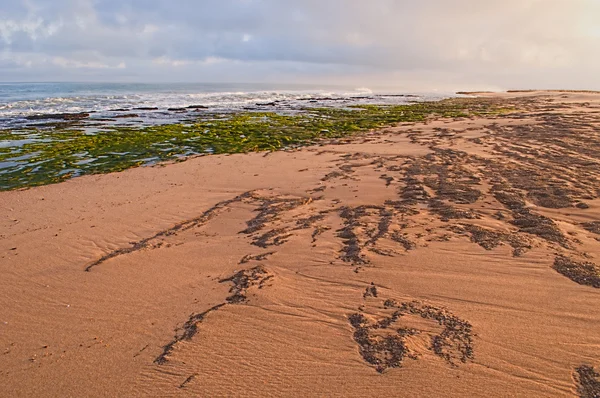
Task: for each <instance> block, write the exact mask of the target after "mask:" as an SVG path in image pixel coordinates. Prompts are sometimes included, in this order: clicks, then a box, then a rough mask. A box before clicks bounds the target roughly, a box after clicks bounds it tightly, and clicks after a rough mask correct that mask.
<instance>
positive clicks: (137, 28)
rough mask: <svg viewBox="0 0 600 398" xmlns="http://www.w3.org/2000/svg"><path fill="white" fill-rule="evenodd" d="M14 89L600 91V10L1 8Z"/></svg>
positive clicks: (197, 5)
mask: <svg viewBox="0 0 600 398" xmlns="http://www.w3.org/2000/svg"><path fill="white" fill-rule="evenodd" d="M0 2H1V5H0V81H2V82H23V81H28V82H29V81H98V82H254V83H258V82H262V83H305V84H343V85H355V86H357V87H370V86H375V87H390V88H391V87H394V88H405V89H410V90H419V89H421V90H449V89H451V90H461V89H464V90H468V89H492V90H494V89H509V88H568V89H596V90H598V89H600V74H599V73H598V71H600V0H0Z"/></svg>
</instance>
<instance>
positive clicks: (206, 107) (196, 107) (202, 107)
mask: <svg viewBox="0 0 600 398" xmlns="http://www.w3.org/2000/svg"><path fill="white" fill-rule="evenodd" d="M187 108H188V109H208V106H206V105H190V106H188V107H187Z"/></svg>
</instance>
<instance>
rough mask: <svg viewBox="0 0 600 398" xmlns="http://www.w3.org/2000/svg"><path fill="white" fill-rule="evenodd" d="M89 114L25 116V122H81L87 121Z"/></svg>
mask: <svg viewBox="0 0 600 398" xmlns="http://www.w3.org/2000/svg"><path fill="white" fill-rule="evenodd" d="M88 117H90V114H89V113H87V112H80V113H55V114H48V115H31V116H27V117H26V118H25V119H27V120H81V119H87V118H88Z"/></svg>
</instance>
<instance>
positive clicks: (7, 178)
mask: <svg viewBox="0 0 600 398" xmlns="http://www.w3.org/2000/svg"><path fill="white" fill-rule="evenodd" d="M494 107H495V105H493V104H491V103H485V102H477V101H472V100H471V101H469V100H464V99H461V100H459V99H451V100H444V101H439V102H422V103H415V104H409V105H394V106H380V105H361V106H356V107H351V108H344V109H339V108H311V109H306V110H304V111H302V112H299V113H298V114H295V115H282V114H278V113H275V112H262V113H260V112H244V113H237V114H229V115H212V116H210V117H207V118H204V119H198V120H196V121H194V122H192V123H187V124H186V123H177V124H167V125H155V126H149V127H110V126H106V127H105V128H101V129H99V130H97V131H95V132H94V133H89V132H88V131H86V130H85V129H82V128H75V127H73V128H60V127H55V128H35V127H31V128H27V129H20V130H0V142H2V143H3V145H2V147H1V148H0V190H11V189H17V188H25V187H32V186H38V185H45V184H51V183H57V182H61V181H64V180H67V179H69V178H72V177H75V176H80V175H86V174H99V173H109V172H115V171H122V170H126V169H128V168H131V167H137V166H140V165H148V164H153V163H156V162H161V161H167V160H178V159H182V158H185V157H186V156H189V155H199V154H219V153H244V152H255V151H275V150H279V149H283V148H293V147H298V146H302V145H310V144H313V143H316V142H318V141H322V140H327V139H335V138H341V137H346V136H349V135H352V134H356V133H359V132H364V131H369V130H373V129H379V128H383V127H387V126H390V125H394V124H396V123H401V122H420V121H424V120H427V119H431V118H437V117H443V118H458V117H470V116H475V115H481V114H484V113H485V112H492V111H493V108H494Z"/></svg>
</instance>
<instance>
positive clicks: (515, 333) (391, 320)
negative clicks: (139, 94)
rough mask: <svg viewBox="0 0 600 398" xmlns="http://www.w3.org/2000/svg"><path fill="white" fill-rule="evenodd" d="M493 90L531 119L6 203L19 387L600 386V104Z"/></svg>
mask: <svg viewBox="0 0 600 398" xmlns="http://www.w3.org/2000/svg"><path fill="white" fill-rule="evenodd" d="M480 94H481V95H482V97H481V98H476V99H470V101H473V102H475V103H479V104H488V103H492V104H494V106H498V107H500V108H510V109H515V111H514V112H510V113H491V114H486V115H483V116H485V117H482V115H480V116H475V117H464V116H463V115H460V116H459V117H446V118H442V117H439V118H437V119H435V120H434V119H432V118H427V119H425V120H423V121H422V122H414V121H405V122H403V123H399V124H398V125H396V126H392V127H386V128H384V129H379V130H377V129H376V130H371V131H367V132H362V133H360V134H356V135H353V136H342V137H337V138H335V140H334V141H324V142H321V143H318V144H316V145H309V146H303V147H300V148H290V149H287V150H282V151H273V152H249V153H243V154H220V155H218V154H216V155H211V156H200V157H194V158H191V159H188V160H186V161H185V162H174V163H169V164H159V165H156V166H152V167H139V168H131V169H128V170H125V171H122V172H119V173H109V174H96V175H87V176H82V177H78V178H74V179H70V180H68V181H65V182H61V183H59V184H52V185H45V186H40V187H35V188H29V189H25V190H12V191H3V192H0V198H1V200H0V202H1V203H2V206H0V231H2V232H1V233H0V267H1V270H0V272H1V273H2V275H3V278H2V280H1V281H0V292H1V293H0V307H1V308H4V309H5V310H4V311H3V312H2V315H1V316H0V352H2V359H3V361H1V362H0V377H1V378H2V379H3V391H5V393H6V394H7V395H10V396H31V395H34V394H37V395H40V396H82V395H86V396H101V395H109V396H116V395H121V396H124V395H127V396H149V395H150V396H167V395H194V394H195V395H204V396H208V395H212V396H222V395H248V396H259V395H262V396H264V395H269V394H271V395H277V396H282V395H290V396H298V395H306V394H319V395H329V396H335V395H343V396H363V395H365V394H370V395H371V394H375V395H380V394H381V395H384V394H385V395H390V393H392V394H393V393H396V392H397V391H398V387H399V386H401V387H402V390H403V392H405V394H407V395H408V396H439V395H442V394H443V395H445V396H456V397H458V396H465V395H469V396H490V395H495V396H511V395H527V396H540V397H541V396H545V397H547V396H557V397H558V396H565V395H570V396H578V395H580V394H581V391H584V390H585V391H592V392H594V391H596V392H597V390H594V388H596V389H597V388H598V384H595V383H600V379H599V378H598V376H595V373H594V372H595V371H596V372H597V371H598V370H599V369H600V362H599V361H598V360H597V358H600V337H599V336H598V333H597V330H600V309H598V306H597V302H598V299H599V298H600V289H599V288H600V235H599V233H600V224H599V223H598V221H597V220H599V219H600V191H599V189H598V187H599V186H600V149H598V145H597V143H598V142H600V133H599V131H600V116H599V115H600V95H598V94H596V93H588V92H564V91H561V92H558V93H556V92H550V91H544V92H537V91H535V92H514V93H510V92H509V93H502V94H484V93H480ZM594 143H595V144H594ZM86 271H87V272H86ZM593 358H596V360H594V359H593ZM65 375H69V377H68V378H66V377H65Z"/></svg>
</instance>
